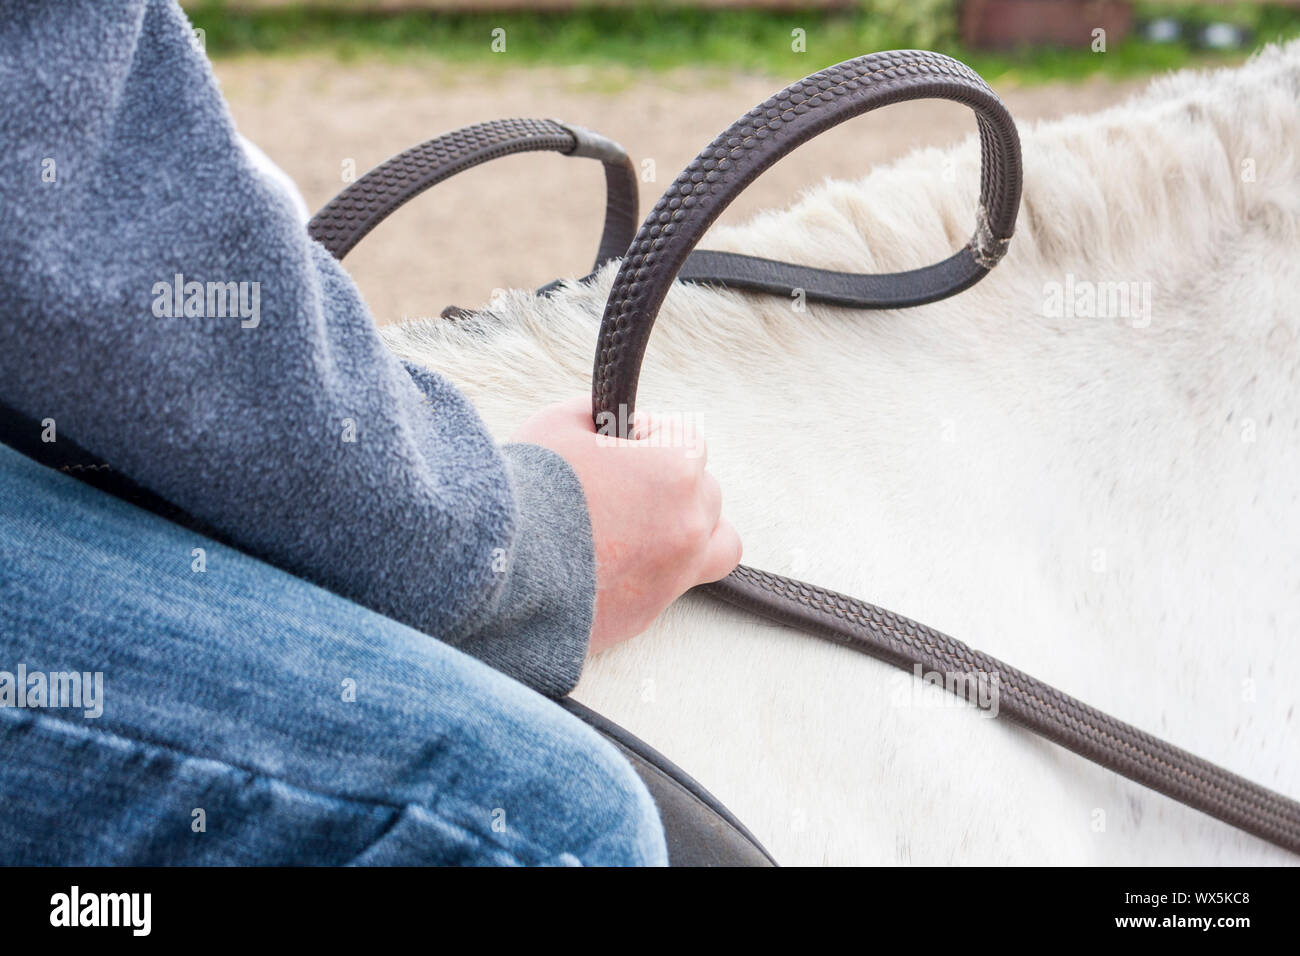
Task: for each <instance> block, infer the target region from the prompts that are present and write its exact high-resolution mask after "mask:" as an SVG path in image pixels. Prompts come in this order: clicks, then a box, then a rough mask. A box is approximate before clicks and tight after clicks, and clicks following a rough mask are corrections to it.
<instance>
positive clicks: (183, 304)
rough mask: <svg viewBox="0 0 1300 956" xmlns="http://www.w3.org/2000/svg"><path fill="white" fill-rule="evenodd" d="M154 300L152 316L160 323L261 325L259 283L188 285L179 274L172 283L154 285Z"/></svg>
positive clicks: (198, 283)
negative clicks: (211, 321)
mask: <svg viewBox="0 0 1300 956" xmlns="http://www.w3.org/2000/svg"><path fill="white" fill-rule="evenodd" d="M153 297H154V298H153V314H154V315H155V316H157V317H158V318H160V319H180V318H189V319H226V318H238V319H239V320H240V322H239V325H240V327H241V328H245V329H255V328H257V327H258V325H260V324H261V322H262V283H260V282H196V281H191V282H186V281H185V276H184V275H182V274H181V273H179V272H178V273H176V275H175V276H173V277H172V281H171V282H155V283H154V284H153Z"/></svg>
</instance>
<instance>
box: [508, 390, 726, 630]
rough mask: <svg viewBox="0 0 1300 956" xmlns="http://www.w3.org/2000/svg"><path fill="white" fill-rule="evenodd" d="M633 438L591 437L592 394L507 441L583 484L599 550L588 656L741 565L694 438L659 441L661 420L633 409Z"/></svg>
mask: <svg viewBox="0 0 1300 956" xmlns="http://www.w3.org/2000/svg"><path fill="white" fill-rule="evenodd" d="M634 425H635V429H634V434H635V436H636V437H635V438H633V439H623V438H615V437H612V436H604V435H598V434H597V432H596V428H595V425H594V424H593V422H592V418H591V398H590V397H585V396H584V397H582V398H575V399H572V400H570V401H565V402H559V403H557V404H555V405H549V406H547V407H546V408H543V409H542V410H541V411H539V412H537V414H535V415H533V416H532V417H531V418H529V419H528V420H527V421H525V422H524V423H523V424H522V425H521V426H520V427H519V429H518V430H517V431H516V432H515V433H514V435H513V436H511V441H516V442H529V443H531V444H534V445H541V446H543V447H545V448H549V449H551V450H552V451H554V452H556V453H557V454H558V455H560V456H561V457H563V458H564V459H565V460H566V461H567V462H568V463H569V465H570V466H571V467H572V468H573V470H574V472H576V473H577V475H578V480H579V481H580V482H581V483H582V488H583V491H584V492H585V494H586V496H587V510H588V511H589V513H590V515H591V530H592V536H593V538H594V539H595V544H596V619H595V623H594V625H593V627H592V633H591V644H590V648H591V650H592V651H593V652H595V651H600V650H604V649H605V648H606V647H610V646H611V645H614V644H617V643H619V642H620V641H625V640H627V639H628V638H629V637H635V636H636V635H637V634H640V633H641V632H642V631H644V630H645V629H646V628H647V627H649V626H650V623H651V622H652V621H653V620H654V619H655V617H657V616H658V615H659V612H660V611H662V610H663V609H664V608H666V607H667V606H668V605H669V604H671V603H672V602H673V601H675V600H676V599H677V598H678V597H680V596H681V595H682V594H684V593H685V592H686V591H688V590H690V589H691V588H693V587H695V585H697V584H704V583H706V582H708V581H717V580H718V579H720V578H723V577H726V576H727V575H728V574H729V573H730V572H731V571H732V570H733V569H734V568H735V567H736V565H737V564H739V563H740V553H741V544H740V536H739V535H738V534H737V533H736V529H735V528H733V527H732V526H731V524H730V523H728V522H727V521H726V520H725V519H723V518H722V489H721V488H720V487H719V486H718V481H717V479H716V478H714V477H713V476H712V475H711V474H709V472H708V471H707V470H706V469H705V465H706V463H707V455H706V453H705V447H704V443H703V441H702V440H700V439H699V438H698V436H697V435H696V434H695V433H694V432H687V433H686V434H685V435H682V436H677V435H674V436H673V439H674V440H673V441H672V442H665V441H662V440H656V437H657V436H658V437H662V436H663V435H664V429H665V428H666V427H667V423H666V422H665V421H664V420H663V419H661V418H658V417H656V416H655V415H653V414H650V415H643V414H640V413H638V414H637V416H636V421H635V423H634Z"/></svg>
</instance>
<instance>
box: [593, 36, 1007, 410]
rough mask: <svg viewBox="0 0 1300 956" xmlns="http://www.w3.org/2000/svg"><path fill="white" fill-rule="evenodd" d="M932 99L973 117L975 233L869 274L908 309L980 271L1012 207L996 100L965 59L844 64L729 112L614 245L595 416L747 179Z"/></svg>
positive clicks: (628, 383) (624, 397)
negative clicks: (897, 107) (906, 268)
mask: <svg viewBox="0 0 1300 956" xmlns="http://www.w3.org/2000/svg"><path fill="white" fill-rule="evenodd" d="M936 98H937V99H947V100H953V101H955V102H958V103H964V104H965V105H967V106H969V107H970V108H971V109H973V110H974V111H975V114H976V116H977V118H978V121H979V132H980V143H981V149H982V159H981V173H980V198H979V208H978V211H977V214H976V224H975V231H974V234H973V235H972V237H971V240H970V242H968V243H967V244H966V245H965V246H964V247H963V248H962V249H960V250H959V251H958V252H957V253H955V254H954V255H952V256H951V257H949V258H948V259H945V260H944V261H942V262H940V263H937V264H936V265H933V266H927V267H925V268H922V269H915V270H912V271H910V272H899V273H893V274H889V275H881V276H875V277H873V278H874V279H876V280H877V284H878V287H879V288H880V289H881V290H883V292H884V295H883V296H882V297H883V298H885V299H887V300H890V299H892V300H893V303H897V304H898V305H919V304H922V303H924V302H933V301H937V300H938V299H942V298H945V297H947V296H949V295H952V294H954V293H956V292H960V291H961V290H963V289H966V288H968V287H970V286H971V285H973V284H974V283H976V282H978V281H979V280H980V279H982V278H983V277H984V276H985V275H987V274H988V272H989V270H990V269H991V268H993V266H994V265H996V264H997V262H998V260H999V259H1000V258H1001V257H1002V255H1003V254H1004V253H1005V252H1006V248H1007V243H1008V242H1009V241H1010V239H1011V234H1012V232H1013V231H1014V229H1015V223H1016V212H1017V211H1018V209H1019V208H1020V182H1021V171H1020V138H1019V136H1018V135H1017V134H1016V127H1015V123H1014V122H1013V121H1012V119H1011V116H1010V114H1009V113H1008V112H1007V110H1006V108H1005V107H1004V106H1003V105H1002V102H1001V100H999V99H998V98H997V95H996V94H995V93H994V92H993V91H992V90H991V89H989V88H988V86H987V85H986V84H985V83H984V81H983V80H982V79H980V77H979V75H978V74H976V73H975V72H974V71H973V70H971V69H970V68H969V67H967V66H966V65H965V64H963V63H959V62H958V61H957V60H954V59H952V58H951V57H946V56H943V55H941V54H938V53H930V52H927V51H923V50H899V51H893V52H888V53H873V54H871V55H869V56H862V57H858V58H857V59H853V60H848V61H846V62H844V63H841V64H839V65H837V66H832V67H830V68H829V69H826V70H823V71H821V72H820V73H814V74H813V75H812V76H809V77H807V78H806V79H803V80H800V81H799V82H798V83H795V84H793V85H791V86H788V87H786V88H785V89H784V90H782V91H781V92H780V93H777V94H776V95H775V96H773V97H771V98H770V99H768V100H766V101H765V102H763V103H760V104H759V105H758V106H756V107H754V109H752V110H750V111H749V112H748V113H746V114H745V115H744V116H742V117H741V118H740V119H738V120H737V121H736V122H735V123H733V124H732V125H731V126H730V127H729V128H728V129H727V130H726V131H725V132H723V133H722V134H721V135H720V136H718V138H717V139H715V140H714V141H713V142H712V143H710V144H709V146H708V147H707V148H706V149H705V150H704V151H703V152H702V153H700V155H699V156H697V157H695V159H694V160H693V161H692V162H691V164H690V165H689V166H687V167H686V168H685V169H684V170H682V172H681V174H680V175H679V176H678V177H677V179H676V180H675V181H674V182H673V184H672V186H670V187H669V188H668V190H667V192H665V193H664V194H663V196H662V197H660V199H659V202H658V203H656V204H655V207H654V209H652V210H651V211H650V215H649V216H648V217H647V218H646V220H645V222H644V223H643V224H642V226H641V229H640V231H639V232H637V234H636V238H635V239H633V240H632V244H631V245H630V246H629V247H628V249H627V252H626V253H624V257H623V262H622V265H621V267H620V268H619V270H618V275H617V276H616V277H615V279H614V285H613V287H612V289H611V290H610V294H609V299H608V301H607V302H606V304H605V314H604V318H603V319H602V320H601V326H600V337H599V340H598V343H597V346H596V367H595V373H594V378H593V384H592V404H593V415H594V416H596V418H597V421H601V420H608V418H602V413H606V414H607V415H608V414H612V415H614V416H615V419H616V420H625V421H631V420H632V413H633V411H634V408H635V403H636V387H637V380H638V377H639V375H640V371H641V360H642V357H643V356H644V355H645V349H646V344H647V342H648V341H649V339H650V330H651V329H652V328H653V327H654V322H655V318H656V316H657V315H658V313H659V308H660V306H662V305H663V301H664V297H665V296H666V295H667V294H668V290H669V288H670V287H671V286H672V284H673V280H674V279H675V278H676V277H677V273H678V272H679V271H680V270H681V268H682V265H683V264H684V263H685V262H686V259H687V257H688V256H689V255H690V253H691V250H692V249H694V248H695V246H696V244H697V243H698V242H699V241H700V239H701V238H702V237H703V236H704V234H705V232H707V231H708V228H709V226H711V225H712V224H713V222H714V221H715V220H716V219H717V218H718V216H720V215H721V214H722V212H723V210H725V209H726V208H727V207H728V206H729V205H730V204H731V202H732V201H733V200H734V199H735V198H736V197H737V196H739V195H740V194H741V192H743V191H744V190H745V188H746V187H747V186H749V184H750V183H752V182H753V181H754V180H755V179H757V178H758V177H759V175H761V174H762V173H763V172H764V171H766V170H767V169H768V168H769V167H771V166H772V165H773V164H774V163H776V162H777V161H778V160H780V159H782V158H783V157H785V156H786V155H788V154H789V153H791V152H792V151H794V150H795V149H797V148H798V147H799V146H802V145H803V144H804V143H806V142H807V141H808V140H810V139H812V138H814V137H815V136H818V135H819V134H821V133H824V132H825V131H826V130H828V129H831V128H832V127H834V126H838V125H839V124H840V123H843V122H844V121H845V120H849V119H852V118H853V117H855V116H860V115H862V114H863V113H868V112H870V111H871V110H874V109H877V108H879V107H881V106H888V105H889V104H891V103H901V102H904V101H907V100H918V99H936ZM891 292H892V293H893V295H892V296H891V295H889V293H891ZM893 303H891V304H893ZM620 412H621V413H622V414H621V415H620Z"/></svg>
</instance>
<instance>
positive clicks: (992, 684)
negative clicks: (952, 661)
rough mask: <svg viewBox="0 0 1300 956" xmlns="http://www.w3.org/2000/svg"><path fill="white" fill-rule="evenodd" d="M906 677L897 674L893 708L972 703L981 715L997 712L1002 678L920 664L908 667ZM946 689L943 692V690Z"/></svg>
mask: <svg viewBox="0 0 1300 956" xmlns="http://www.w3.org/2000/svg"><path fill="white" fill-rule="evenodd" d="M912 676H913V677H915V678H916V680H909V679H908V678H907V677H906V676H904V675H902V674H900V675H898V676H897V678H896V685H895V687H894V693H893V696H892V698H891V699H892V701H893V704H894V706H895V707H965V706H966V705H967V704H973V705H974V706H975V707H976V708H977V709H978V710H979V711H980V712H981V716H984V717H996V716H997V715H998V701H999V699H1000V697H1001V687H1002V680H1001V678H1000V677H999V676H998V675H997V674H996V673H992V674H989V673H986V672H985V671H947V672H940V671H927V670H926V669H925V668H924V667H922V666H921V665H920V664H916V665H914V666H913V667H912ZM943 692H946V693H943Z"/></svg>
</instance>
